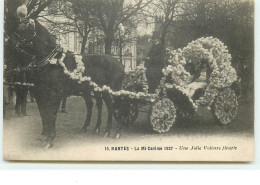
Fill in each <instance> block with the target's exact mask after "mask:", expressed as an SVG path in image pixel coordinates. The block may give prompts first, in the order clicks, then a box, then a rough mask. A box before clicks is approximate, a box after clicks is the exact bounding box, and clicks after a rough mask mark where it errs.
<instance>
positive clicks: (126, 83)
mask: <svg viewBox="0 0 260 185" xmlns="http://www.w3.org/2000/svg"><path fill="white" fill-rule="evenodd" d="M122 86H123V89H125V90H133V91H143V92H144V93H146V94H147V93H148V83H147V78H146V67H145V66H144V64H143V63H141V64H140V65H138V66H137V67H136V69H135V70H131V71H128V72H127V73H126V75H125V78H124V80H123V85H122Z"/></svg>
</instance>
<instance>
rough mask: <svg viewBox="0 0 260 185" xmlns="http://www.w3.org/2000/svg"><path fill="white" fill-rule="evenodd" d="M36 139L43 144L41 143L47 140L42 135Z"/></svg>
mask: <svg viewBox="0 0 260 185" xmlns="http://www.w3.org/2000/svg"><path fill="white" fill-rule="evenodd" d="M37 139H38V140H39V141H41V142H43V141H46V140H47V137H46V136H44V135H40V136H39V137H38V138H37Z"/></svg>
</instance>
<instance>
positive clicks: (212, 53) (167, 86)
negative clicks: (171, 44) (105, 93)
mask: <svg viewBox="0 0 260 185" xmlns="http://www.w3.org/2000/svg"><path fill="white" fill-rule="evenodd" d="M166 63H167V65H166V67H164V68H163V69H162V73H163V77H162V79H161V81H160V85H159V86H158V89H157V90H156V93H155V94H148V85H147V79H146V68H145V66H144V64H141V65H139V66H138V67H137V69H136V70H134V71H130V72H129V73H128V74H127V75H126V78H125V79H124V83H123V88H124V89H125V90H127V91H132V92H136V93H140V92H141V93H142V96H135V97H134V98H131V97H129V96H119V97H117V98H116V99H115V113H114V117H115V119H116V120H117V122H119V123H121V124H124V125H129V124H132V123H133V122H134V121H135V120H136V119H137V117H138V113H139V109H140V108H142V107H143V106H145V105H147V104H149V103H150V104H151V106H150V110H149V113H148V117H149V121H150V124H151V126H152V129H153V130H154V131H156V132H159V133H163V132H167V131H169V130H170V128H171V127H172V126H173V124H174V123H175V120H176V117H183V116H184V117H187V116H189V117H191V116H196V113H197V109H198V106H206V107H207V108H208V109H209V110H211V111H212V113H213V115H214V117H215V118H216V119H217V120H218V121H219V122H220V123H221V124H228V123H230V122H231V121H232V120H234V118H235V116H236V113H237V109H238V96H239V86H238V78H237V73H236V71H235V69H234V68H233V67H232V66H231V55H230V54H229V52H228V50H227V47H226V46H225V45H224V44H223V43H222V42H221V41H220V40H218V39H216V38H213V37H207V38H200V39H197V40H195V41H192V42H191V43H189V44H188V45H187V46H186V47H184V48H183V49H178V50H172V49H170V48H168V49H167V51H166ZM146 95H147V96H146Z"/></svg>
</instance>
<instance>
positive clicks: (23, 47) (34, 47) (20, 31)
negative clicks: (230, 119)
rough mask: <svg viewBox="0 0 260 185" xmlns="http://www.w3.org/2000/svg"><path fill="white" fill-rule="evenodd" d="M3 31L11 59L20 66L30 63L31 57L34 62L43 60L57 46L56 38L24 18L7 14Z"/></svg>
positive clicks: (37, 24)
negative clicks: (7, 37) (7, 38)
mask: <svg viewBox="0 0 260 185" xmlns="http://www.w3.org/2000/svg"><path fill="white" fill-rule="evenodd" d="M10 21H12V23H10ZM5 30H7V33H8V35H9V41H8V48H9V51H11V52H10V53H11V55H13V57H12V58H13V59H16V61H17V62H18V63H19V64H20V65H22V66H23V65H27V64H28V63H30V62H32V58H33V56H34V60H36V61H41V60H43V59H45V58H46V57H47V56H49V54H50V53H51V52H53V51H54V49H55V48H56V46H57V45H56V38H55V37H54V36H52V35H51V34H50V33H49V32H48V30H47V29H46V28H45V27H44V26H42V25H41V24H40V23H39V22H38V21H35V20H32V19H28V18H26V17H25V18H24V17H21V16H20V17H18V16H16V15H14V14H8V19H7V20H6V23H5ZM58 56H61V54H59V55H56V57H57V58H58ZM17 62H16V63H17Z"/></svg>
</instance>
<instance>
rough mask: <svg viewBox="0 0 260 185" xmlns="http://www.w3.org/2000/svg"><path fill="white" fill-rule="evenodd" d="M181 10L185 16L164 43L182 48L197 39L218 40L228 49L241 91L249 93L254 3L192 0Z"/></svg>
mask: <svg viewBox="0 0 260 185" xmlns="http://www.w3.org/2000/svg"><path fill="white" fill-rule="evenodd" d="M186 5H187V4H186ZM182 10H183V13H184V14H185V15H187V16H182V17H181V18H180V19H178V20H175V22H174V29H173V28H172V27H171V28H170V30H171V31H170V32H169V33H170V34H169V35H168V39H167V40H169V41H170V43H171V46H172V47H174V48H176V49H177V48H179V47H184V46H186V45H187V43H188V42H190V41H192V40H195V39H197V38H199V37H206V36H213V37H216V38H218V39H220V40H221V41H222V42H224V43H225V45H227V46H228V49H229V51H230V53H231V55H232V65H233V66H234V67H235V68H236V71H237V73H238V76H239V77H241V82H242V84H243V86H244V88H243V89H248V87H247V86H248V85H250V83H249V82H251V83H253V66H254V65H253V59H254V2H253V1H251V0H191V1H189V6H184V7H183V8H182ZM251 86H252V85H251Z"/></svg>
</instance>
